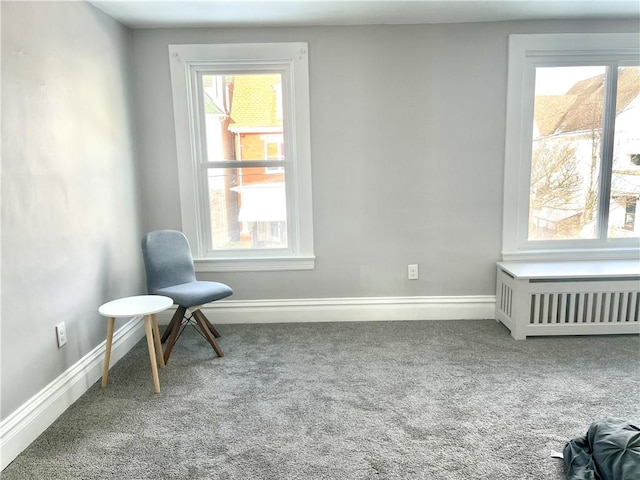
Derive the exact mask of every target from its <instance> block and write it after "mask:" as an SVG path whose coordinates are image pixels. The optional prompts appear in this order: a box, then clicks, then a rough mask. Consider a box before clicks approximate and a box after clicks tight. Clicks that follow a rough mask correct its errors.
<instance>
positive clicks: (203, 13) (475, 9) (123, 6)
mask: <svg viewBox="0 0 640 480" xmlns="http://www.w3.org/2000/svg"><path fill="white" fill-rule="evenodd" d="M89 1H90V3H92V4H93V5H95V6H96V7H98V8H100V9H101V10H103V11H104V12H106V13H107V14H109V15H110V16H112V17H113V18H115V19H116V20H118V21H120V22H121V23H123V24H125V25H127V26H129V27H131V28H157V27H258V26H309V25H375V24H417V23H461V22H487V21H501V20H541V19H543V20H544V19H552V18H558V19H590V18H596V19H605V18H631V19H639V18H640V0H631V1H630V0H620V1H619V0H536V1H529V0H493V1H485V0H462V1H461V0H412V1H404V0H275V1H272V0H89Z"/></svg>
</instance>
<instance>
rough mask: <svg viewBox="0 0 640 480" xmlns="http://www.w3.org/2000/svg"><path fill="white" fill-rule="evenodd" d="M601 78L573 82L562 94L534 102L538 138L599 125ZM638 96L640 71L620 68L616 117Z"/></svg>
mask: <svg viewBox="0 0 640 480" xmlns="http://www.w3.org/2000/svg"><path fill="white" fill-rule="evenodd" d="M604 80H605V75H604V74H602V75H597V76H595V77H591V78H587V79H585V80H581V81H579V82H576V83H575V84H574V85H573V86H572V87H571V88H570V89H569V90H568V91H567V93H566V94H565V95H542V96H537V97H536V99H535V109H534V120H535V123H536V126H537V127H538V131H539V132H540V135H541V136H546V135H552V134H554V133H555V134H559V133H571V132H583V131H589V130H592V129H594V128H596V129H600V128H601V126H602V125H601V124H602V101H603V100H602V99H603V98H604V94H605V91H604V89H605V81H604ZM638 95H640V68H637V67H632V68H621V69H620V70H619V73H618V95H617V99H618V101H617V104H616V115H618V114H620V112H622V111H623V110H624V109H625V108H627V106H628V105H629V104H630V103H631V102H632V101H633V100H634V99H635V98H636V97H637V96H638Z"/></svg>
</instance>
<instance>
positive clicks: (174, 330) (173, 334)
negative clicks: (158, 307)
mask: <svg viewBox="0 0 640 480" xmlns="http://www.w3.org/2000/svg"><path fill="white" fill-rule="evenodd" d="M186 311H187V309H186V308H185V307H178V309H177V310H176V313H175V314H174V315H173V318H172V319H171V323H170V324H169V327H171V331H170V332H169V333H170V335H169V340H168V341H167V346H166V347H165V349H164V363H165V365H166V364H167V363H168V362H169V357H170V356H171V350H173V346H174V345H175V343H176V340H177V339H178V333H179V332H180V326H181V325H182V318H183V317H184V312H186ZM176 318H177V319H178V321H177V322H175V321H174V320H175V319H176ZM169 327H167V331H168V330H169ZM167 331H165V333H167ZM163 338H164V336H163Z"/></svg>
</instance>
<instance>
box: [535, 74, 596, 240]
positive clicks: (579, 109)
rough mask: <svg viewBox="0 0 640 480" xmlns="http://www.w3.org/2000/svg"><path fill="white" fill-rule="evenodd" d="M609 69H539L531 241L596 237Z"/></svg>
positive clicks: (536, 86) (536, 97)
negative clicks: (605, 98) (607, 71)
mask: <svg viewBox="0 0 640 480" xmlns="http://www.w3.org/2000/svg"><path fill="white" fill-rule="evenodd" d="M605 79H606V67H603V66H602V67H544V68H536V84H535V103H534V119H533V120H534V122H533V147H532V158H531V185H530V187H531V188H530V199H529V201H530V203H529V236H528V238H529V240H560V239H588V238H596V236H597V221H598V219H597V211H598V185H599V175H600V152H601V148H600V147H601V137H602V126H603V125H602V124H603V112H604V97H605Z"/></svg>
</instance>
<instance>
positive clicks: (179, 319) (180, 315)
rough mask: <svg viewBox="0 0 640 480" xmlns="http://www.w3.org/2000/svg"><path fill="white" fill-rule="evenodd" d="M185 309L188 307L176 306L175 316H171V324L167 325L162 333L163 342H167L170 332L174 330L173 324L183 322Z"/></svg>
mask: <svg viewBox="0 0 640 480" xmlns="http://www.w3.org/2000/svg"><path fill="white" fill-rule="evenodd" d="M181 309H182V311H180V310H181ZM185 310H186V308H184V307H178V308H176V311H175V313H174V314H173V317H171V321H170V322H169V325H167V328H165V330H164V332H163V333H162V343H164V342H166V341H167V338H169V334H170V333H171V331H172V330H173V326H174V325H175V323H176V322H178V323H182V318H183V317H184V312H185Z"/></svg>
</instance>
